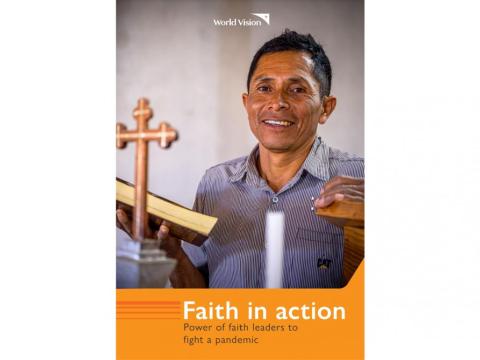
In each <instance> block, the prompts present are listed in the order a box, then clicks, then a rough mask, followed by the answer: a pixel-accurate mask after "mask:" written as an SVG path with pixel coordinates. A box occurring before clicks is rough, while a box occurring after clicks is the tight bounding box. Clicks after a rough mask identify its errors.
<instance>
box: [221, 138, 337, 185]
mask: <svg viewBox="0 0 480 360" xmlns="http://www.w3.org/2000/svg"><path fill="white" fill-rule="evenodd" d="M257 159H258V144H257V145H255V147H254V148H253V150H252V151H251V152H250V154H249V155H248V157H247V158H246V159H245V162H244V163H243V164H242V166H240V167H239V168H238V170H237V171H236V172H235V173H233V174H232V175H231V176H230V178H229V180H230V182H236V181H240V180H242V179H244V178H245V175H246V182H247V184H249V185H250V184H251V185H256V186H259V185H261V184H263V183H264V182H265V180H264V179H262V178H261V177H260V174H259V173H258V169H257ZM303 170H305V171H307V172H308V173H309V174H311V175H313V176H315V177H317V178H319V179H321V180H325V181H327V180H328V179H329V177H330V172H329V169H328V146H327V145H326V144H325V143H324V142H323V141H322V139H321V138H320V137H318V138H317V139H315V142H314V143H313V145H312V148H311V149H310V153H309V154H308V156H307V158H306V159H305V162H304V163H303V165H302V167H301V168H300V170H299V172H300V173H301V172H302V171H303Z"/></svg>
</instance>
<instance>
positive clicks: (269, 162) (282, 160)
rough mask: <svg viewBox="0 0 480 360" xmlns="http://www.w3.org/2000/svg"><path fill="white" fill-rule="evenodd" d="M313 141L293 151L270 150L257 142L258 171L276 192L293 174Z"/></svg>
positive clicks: (303, 160)
mask: <svg viewBox="0 0 480 360" xmlns="http://www.w3.org/2000/svg"><path fill="white" fill-rule="evenodd" d="M314 141H315V139H314V140H313V141H312V142H310V144H307V146H305V147H302V148H299V149H297V150H296V151H294V152H272V151H270V150H268V149H266V148H264V147H263V146H262V145H261V144H259V156H258V162H257V168H258V172H259V174H260V176H261V177H262V178H263V179H265V181H266V182H267V184H268V185H269V186H270V188H271V189H272V190H273V191H275V192H278V191H279V190H280V189H281V188H283V187H284V186H285V185H286V184H287V183H288V182H289V181H290V180H291V179H292V178H293V177H294V176H295V174H296V173H297V172H298V170H299V169H300V167H301V166H302V164H303V163H304V162H305V159H306V158H307V156H308V154H309V153H310V150H311V148H312V145H313V143H314Z"/></svg>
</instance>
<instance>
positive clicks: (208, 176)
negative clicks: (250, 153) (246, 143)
mask: <svg viewBox="0 0 480 360" xmlns="http://www.w3.org/2000/svg"><path fill="white" fill-rule="evenodd" d="M246 163H247V156H242V157H239V158H236V159H232V160H228V161H225V162H223V163H220V164H217V165H215V166H212V167H210V168H208V169H207V170H206V171H205V175H203V178H202V182H204V183H207V184H208V183H212V182H224V181H229V180H230V179H232V178H233V177H235V176H237V175H239V174H241V173H242V172H244V171H245V168H246Z"/></svg>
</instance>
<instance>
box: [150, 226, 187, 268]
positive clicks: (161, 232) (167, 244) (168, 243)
mask: <svg viewBox="0 0 480 360" xmlns="http://www.w3.org/2000/svg"><path fill="white" fill-rule="evenodd" d="M157 239H158V240H160V249H162V250H164V251H165V252H166V253H167V256H168V257H170V258H173V259H177V260H183V258H184V257H186V255H185V253H184V251H183V249H182V246H181V240H180V239H178V238H176V237H175V236H172V235H170V223H168V222H167V221H165V220H164V221H163V222H162V225H160V228H159V229H158V232H157Z"/></svg>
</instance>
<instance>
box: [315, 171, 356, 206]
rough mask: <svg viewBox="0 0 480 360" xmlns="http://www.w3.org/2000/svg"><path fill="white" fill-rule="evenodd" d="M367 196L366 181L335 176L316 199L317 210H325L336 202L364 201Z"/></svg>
mask: <svg viewBox="0 0 480 360" xmlns="http://www.w3.org/2000/svg"><path fill="white" fill-rule="evenodd" d="M364 195H365V180H364V179H360V178H353V177H349V176H335V177H334V178H332V179H331V180H330V181H328V182H327V183H326V184H325V186H324V187H323V188H322V189H321V190H320V196H319V197H318V199H315V202H314V206H315V208H316V209H320V208H325V207H327V206H329V205H331V204H332V203H333V202H335V201H342V200H351V201H362V202H363V200H364Z"/></svg>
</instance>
